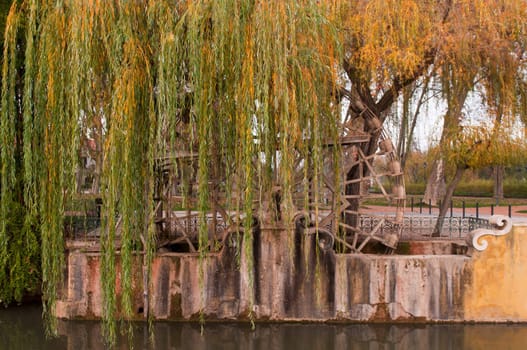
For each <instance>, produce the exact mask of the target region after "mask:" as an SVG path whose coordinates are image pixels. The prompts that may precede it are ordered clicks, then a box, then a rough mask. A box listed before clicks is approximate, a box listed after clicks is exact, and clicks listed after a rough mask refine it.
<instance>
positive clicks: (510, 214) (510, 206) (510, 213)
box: [509, 204, 512, 218]
mask: <svg viewBox="0 0 527 350" xmlns="http://www.w3.org/2000/svg"><path fill="white" fill-rule="evenodd" d="M509 217H510V218H512V205H510V204H509Z"/></svg>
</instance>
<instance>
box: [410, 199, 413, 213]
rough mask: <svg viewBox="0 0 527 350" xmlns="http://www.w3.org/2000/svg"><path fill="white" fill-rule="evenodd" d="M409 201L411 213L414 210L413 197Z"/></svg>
mask: <svg viewBox="0 0 527 350" xmlns="http://www.w3.org/2000/svg"><path fill="white" fill-rule="evenodd" d="M410 203H411V204H410V206H411V208H412V213H413V212H414V197H412V198H411V199H410Z"/></svg>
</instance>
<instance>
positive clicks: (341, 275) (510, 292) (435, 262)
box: [55, 225, 527, 322]
mask: <svg viewBox="0 0 527 350" xmlns="http://www.w3.org/2000/svg"><path fill="white" fill-rule="evenodd" d="M252 234H253V249H252V252H253V256H252V258H249V257H248V256H247V255H246V254H245V249H243V247H241V249H240V248H238V249H237V248H236V247H235V246H234V245H229V244H225V246H224V247H223V248H222V250H221V251H220V252H219V253H214V254H209V255H207V256H206V257H205V258H204V259H203V260H201V261H200V258H199V255H198V254H193V253H172V252H167V253H158V254H157V255H156V257H155V259H154V263H153V270H152V286H153V290H152V294H151V295H150V296H149V299H150V308H149V310H150V312H151V313H152V315H153V316H154V317H155V318H156V319H162V320H195V319H197V318H198V316H199V315H200V312H202V313H203V315H204V317H205V319H208V320H248V319H249V314H250V313H251V312H252V315H253V316H254V318H255V320H256V321H314V322H322V321H338V322H340V321H345V322H348V321H356V322H387V321H397V322H430V321H432V322H463V321H475V322H480V321H481V322H526V321H527V303H525V295H527V279H526V278H525V276H527V226H525V225H515V226H514V227H513V229H512V231H511V232H510V233H509V234H506V235H503V236H498V237H495V236H490V237H485V239H486V240H487V241H488V247H487V249H486V250H483V251H478V250H472V249H469V252H470V255H471V256H468V255H466V254H460V252H463V249H458V248H459V247H458V246H457V245H456V244H452V242H445V241H443V242H409V243H406V246H405V247H404V252H405V254H395V255H370V254H338V253H336V252H335V251H334V250H333V249H327V250H324V249H318V248H317V246H318V242H317V241H316V239H317V237H316V235H314V234H303V233H299V232H295V233H293V232H288V231H285V230H277V229H261V230H257V231H255V232H253V233H252ZM481 239H483V238H481ZM238 242H241V241H238ZM452 247H453V248H452ZM469 248H470V247H469ZM423 252H425V253H426V252H428V253H430V254H415V253H423ZM432 253H433V254H432ZM454 253H457V254H454ZM137 258H138V259H140V257H139V256H138V257H137ZM100 260H101V259H100V254H99V253H98V252H88V251H86V250H85V249H81V248H71V249H70V251H69V252H68V257H67V279H66V281H65V285H64V290H63V293H62V297H61V299H60V300H59V302H58V304H57V308H56V310H55V313H56V315H57V316H58V317H60V318H67V319H71V318H83V319H97V318H100V317H101V315H102V309H101V307H102V295H101V286H100V281H99V279H100ZM137 266H138V270H137V271H135V274H134V275H135V279H134V286H135V287H134V288H135V289H134V305H135V308H134V310H135V312H136V314H135V317H136V318H138V319H141V318H144V317H145V315H144V313H145V310H146V309H147V308H146V307H145V305H144V299H143V286H142V281H143V279H142V276H141V270H140V268H141V264H140V261H138V264H137ZM200 269H202V270H201V271H200ZM200 274H201V276H202V278H200ZM118 275H119V273H118ZM116 283H117V291H118V293H119V284H120V283H119V280H118V281H117V282H116Z"/></svg>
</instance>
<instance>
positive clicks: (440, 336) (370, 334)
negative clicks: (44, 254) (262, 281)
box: [0, 306, 527, 350]
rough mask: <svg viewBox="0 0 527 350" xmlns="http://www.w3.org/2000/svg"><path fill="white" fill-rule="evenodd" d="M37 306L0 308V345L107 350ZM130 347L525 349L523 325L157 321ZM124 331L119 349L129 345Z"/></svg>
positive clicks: (94, 335)
mask: <svg viewBox="0 0 527 350" xmlns="http://www.w3.org/2000/svg"><path fill="white" fill-rule="evenodd" d="M40 313H41V309H40V307H38V306H24V307H15V308H10V309H5V310H0V349H69V350H85V349H106V346H105V344H104V342H103V341H102V338H101V327H100V323H98V322H85V321H68V322H60V329H59V331H60V333H61V336H60V337H59V338H58V339H53V340H46V339H45V337H44V333H43V327H42V321H41V318H40ZM134 329H135V332H134V337H133V340H132V342H133V347H134V349H154V348H155V349H197V350H209V349H225V350H230V349H232V350H238V349H239V350H242V349H243V350H246V349H250V350H274V349H277V350H279V349H313V350H314V349H321V350H322V349H324V350H325V349H339V350H340V349H342V350H347V349H350V350H351V349H353V350H356V349H357V350H359V349H361V350H362V349H364V350H377V349H379V350H381V349H386V350H387V349H390V350H391V349H441V350H443V349H474V350H476V349H489V348H490V349H491V348H496V349H501V348H507V349H525V344H527V325H401V324H399V325H381V324H376V325H358V324H336V325H335V324H333V325H328V324H258V325H257V326H256V330H255V331H251V329H250V327H249V326H248V325H247V324H238V323H207V324H206V325H205V327H204V332H203V335H201V332H200V326H199V325H198V324H189V323H170V322H158V323H156V324H155V329H154V334H155V336H154V340H153V344H150V343H149V342H148V332H147V330H146V327H145V325H144V324H142V323H137V324H135V325H134ZM130 345H132V344H129V343H128V339H127V338H126V336H121V337H120V338H119V345H118V346H117V348H118V349H128V348H129V347H130Z"/></svg>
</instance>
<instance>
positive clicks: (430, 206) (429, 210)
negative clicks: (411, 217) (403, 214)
mask: <svg viewBox="0 0 527 350" xmlns="http://www.w3.org/2000/svg"><path fill="white" fill-rule="evenodd" d="M428 214H430V215H432V200H431V199H429V200H428Z"/></svg>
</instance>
